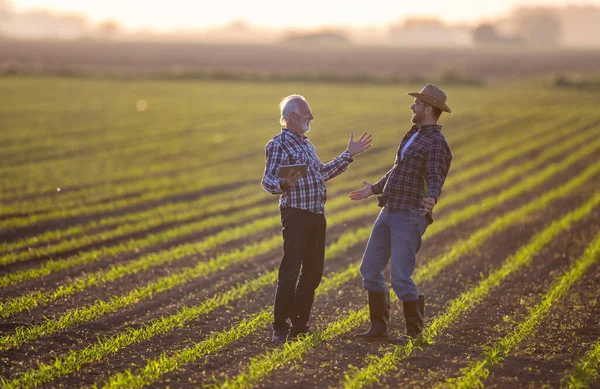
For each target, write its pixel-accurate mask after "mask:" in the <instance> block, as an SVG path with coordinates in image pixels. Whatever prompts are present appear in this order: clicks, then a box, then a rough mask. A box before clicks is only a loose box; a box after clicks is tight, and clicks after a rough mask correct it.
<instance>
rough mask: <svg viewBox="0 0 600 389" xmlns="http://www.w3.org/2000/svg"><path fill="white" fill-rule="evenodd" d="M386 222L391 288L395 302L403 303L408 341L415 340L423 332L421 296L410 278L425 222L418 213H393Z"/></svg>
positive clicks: (402, 340)
mask: <svg viewBox="0 0 600 389" xmlns="http://www.w3.org/2000/svg"><path fill="white" fill-rule="evenodd" d="M388 220H389V224H390V234H391V239H392V254H391V257H392V265H391V276H392V288H393V289H394V292H395V293H396V295H397V296H398V299H399V300H402V304H403V309H404V317H405V319H406V329H407V331H406V334H407V336H408V337H410V338H416V337H417V336H418V335H420V334H421V331H422V329H423V315H424V297H423V296H422V295H419V293H418V290H417V285H416V284H415V282H414V280H413V279H412V275H413V273H414V270H415V264H416V255H417V252H418V251H419V249H420V248H421V236H422V235H423V234H424V233H425V230H426V228H427V222H426V220H425V218H424V217H423V216H421V215H420V213H419V211H418V210H411V211H407V212H394V213H393V215H391V217H390V218H389V219H388ZM391 341H392V343H395V344H405V343H406V342H407V341H408V338H407V337H405V336H403V337H400V338H395V339H392V340H391Z"/></svg>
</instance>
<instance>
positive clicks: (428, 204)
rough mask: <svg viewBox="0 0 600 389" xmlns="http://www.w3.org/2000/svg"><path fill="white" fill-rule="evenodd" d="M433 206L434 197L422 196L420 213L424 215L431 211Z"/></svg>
mask: <svg viewBox="0 0 600 389" xmlns="http://www.w3.org/2000/svg"><path fill="white" fill-rule="evenodd" d="M433 207H435V199H434V198H433V197H423V199H422V200H421V209H420V211H421V215H423V216H425V215H426V214H428V213H431V211H432V210H433Z"/></svg>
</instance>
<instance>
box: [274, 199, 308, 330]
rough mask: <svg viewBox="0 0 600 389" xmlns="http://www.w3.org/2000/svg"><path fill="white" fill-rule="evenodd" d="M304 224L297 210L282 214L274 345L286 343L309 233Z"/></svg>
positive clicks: (303, 218) (302, 214) (282, 212)
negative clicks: (281, 241) (281, 244)
mask: <svg viewBox="0 0 600 389" xmlns="http://www.w3.org/2000/svg"><path fill="white" fill-rule="evenodd" d="M307 222H308V221H307V217H306V214H305V213H304V212H303V211H301V210H299V209H289V208H288V209H282V210H281V225H282V227H283V229H282V233H283V258H282V259H281V263H280V265H279V276H278V279H277V288H276V291H275V304H274V307H273V316H274V321H273V341H276V342H280V341H282V340H283V341H285V339H286V338H287V334H288V330H289V324H288V319H289V318H290V314H291V307H292V306H293V304H294V298H295V290H296V282H297V281H298V274H299V273H300V266H301V264H302V256H303V253H304V251H305V242H306V237H307V231H309V229H308V226H307Z"/></svg>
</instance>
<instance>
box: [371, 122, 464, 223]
mask: <svg viewBox="0 0 600 389" xmlns="http://www.w3.org/2000/svg"><path fill="white" fill-rule="evenodd" d="M417 131H419V134H418V135H417V137H416V138H415V139H414V141H413V143H412V144H411V145H410V146H409V147H408V148H407V149H406V150H405V152H404V159H403V160H402V159H401V158H400V151H401V150H402V147H404V145H405V144H406V142H408V140H409V139H410V137H411V136H412V135H413V134H414V133H415V132H417ZM451 162H452V151H451V150H450V145H449V144H448V142H447V141H446V137H445V136H444V134H442V126H440V125H426V126H421V127H419V126H417V125H414V126H412V127H411V129H410V131H408V132H407V133H406V135H405V136H404V138H403V139H402V142H400V146H399V147H398V152H397V154H396V161H395V162H394V166H393V167H392V168H391V169H390V170H389V171H388V172H387V173H386V174H385V175H384V176H383V177H382V178H381V179H380V180H379V181H378V182H377V183H376V184H374V185H373V187H372V188H371V190H372V191H373V193H374V194H376V195H379V206H381V207H383V206H385V207H387V208H388V209H389V210H390V211H406V210H410V209H419V208H421V200H422V199H423V197H433V198H434V199H435V200H436V202H437V200H438V199H439V197H440V195H441V194H442V186H444V181H445V180H446V176H447V175H448V170H449V169H450V163H451ZM428 216H429V219H430V222H432V221H433V215H432V214H431V213H429V215H428Z"/></svg>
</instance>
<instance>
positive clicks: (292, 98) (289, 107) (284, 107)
mask: <svg viewBox="0 0 600 389" xmlns="http://www.w3.org/2000/svg"><path fill="white" fill-rule="evenodd" d="M300 100H302V101H304V102H305V103H307V101H306V99H305V98H304V96H300V95H289V96H288V97H284V98H283V100H281V103H279V109H280V110H281V118H280V119H279V123H280V124H281V125H282V126H285V125H286V124H287V122H288V121H289V120H290V116H291V115H292V112H295V113H296V114H297V115H300V107H299V106H298V101H300ZM307 104H308V103H307Z"/></svg>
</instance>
